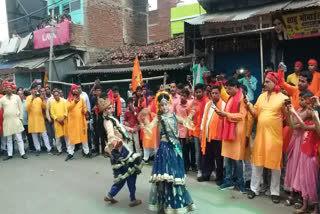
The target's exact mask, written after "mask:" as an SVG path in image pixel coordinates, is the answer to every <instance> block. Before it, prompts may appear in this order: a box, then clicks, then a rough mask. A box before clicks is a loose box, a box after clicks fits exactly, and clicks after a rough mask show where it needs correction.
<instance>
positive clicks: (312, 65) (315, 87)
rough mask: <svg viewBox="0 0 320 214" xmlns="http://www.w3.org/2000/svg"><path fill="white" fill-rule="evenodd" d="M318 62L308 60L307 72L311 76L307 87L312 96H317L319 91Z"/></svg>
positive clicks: (319, 75)
mask: <svg viewBox="0 0 320 214" xmlns="http://www.w3.org/2000/svg"><path fill="white" fill-rule="evenodd" d="M317 69H318V62H317V60H315V59H310V60H309V61H308V70H309V72H310V73H311V74H312V76H313V78H312V82H311V84H310V86H309V91H311V92H312V93H313V94H314V95H316V96H319V94H320V93H319V89H320V73H319V72H318V71H317Z"/></svg>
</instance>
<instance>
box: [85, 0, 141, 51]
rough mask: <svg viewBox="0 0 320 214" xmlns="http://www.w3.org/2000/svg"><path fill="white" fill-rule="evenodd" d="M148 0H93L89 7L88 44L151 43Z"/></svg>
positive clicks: (107, 46)
mask: <svg viewBox="0 0 320 214" xmlns="http://www.w3.org/2000/svg"><path fill="white" fill-rule="evenodd" d="M146 5H147V0H90V1H88V6H87V31H88V38H87V43H88V45H89V46H91V47H97V48H117V47H119V46H120V45H122V44H124V43H143V44H144V43H146V42H147V13H146V8H147V7H146Z"/></svg>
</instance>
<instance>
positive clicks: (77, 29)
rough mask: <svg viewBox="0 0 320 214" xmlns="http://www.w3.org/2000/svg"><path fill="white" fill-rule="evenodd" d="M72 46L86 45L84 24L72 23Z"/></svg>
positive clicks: (81, 46)
mask: <svg viewBox="0 0 320 214" xmlns="http://www.w3.org/2000/svg"><path fill="white" fill-rule="evenodd" d="M70 46H73V47H78V48H85V47H86V43H85V34H84V29H83V25H77V24H70Z"/></svg>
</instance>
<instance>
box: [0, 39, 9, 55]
mask: <svg viewBox="0 0 320 214" xmlns="http://www.w3.org/2000/svg"><path fill="white" fill-rule="evenodd" d="M9 42H10V40H9V39H7V40H4V41H2V42H1V44H0V55H2V54H4V53H6V51H7V47H8V45H9Z"/></svg>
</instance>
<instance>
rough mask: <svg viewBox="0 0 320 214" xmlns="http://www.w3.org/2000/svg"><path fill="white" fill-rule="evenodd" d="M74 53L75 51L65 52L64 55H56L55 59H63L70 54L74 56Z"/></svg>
mask: <svg viewBox="0 0 320 214" xmlns="http://www.w3.org/2000/svg"><path fill="white" fill-rule="evenodd" d="M72 55H74V53H67V54H63V55H60V56H57V57H55V58H54V60H63V59H65V58H67V57H69V56H72Z"/></svg>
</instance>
